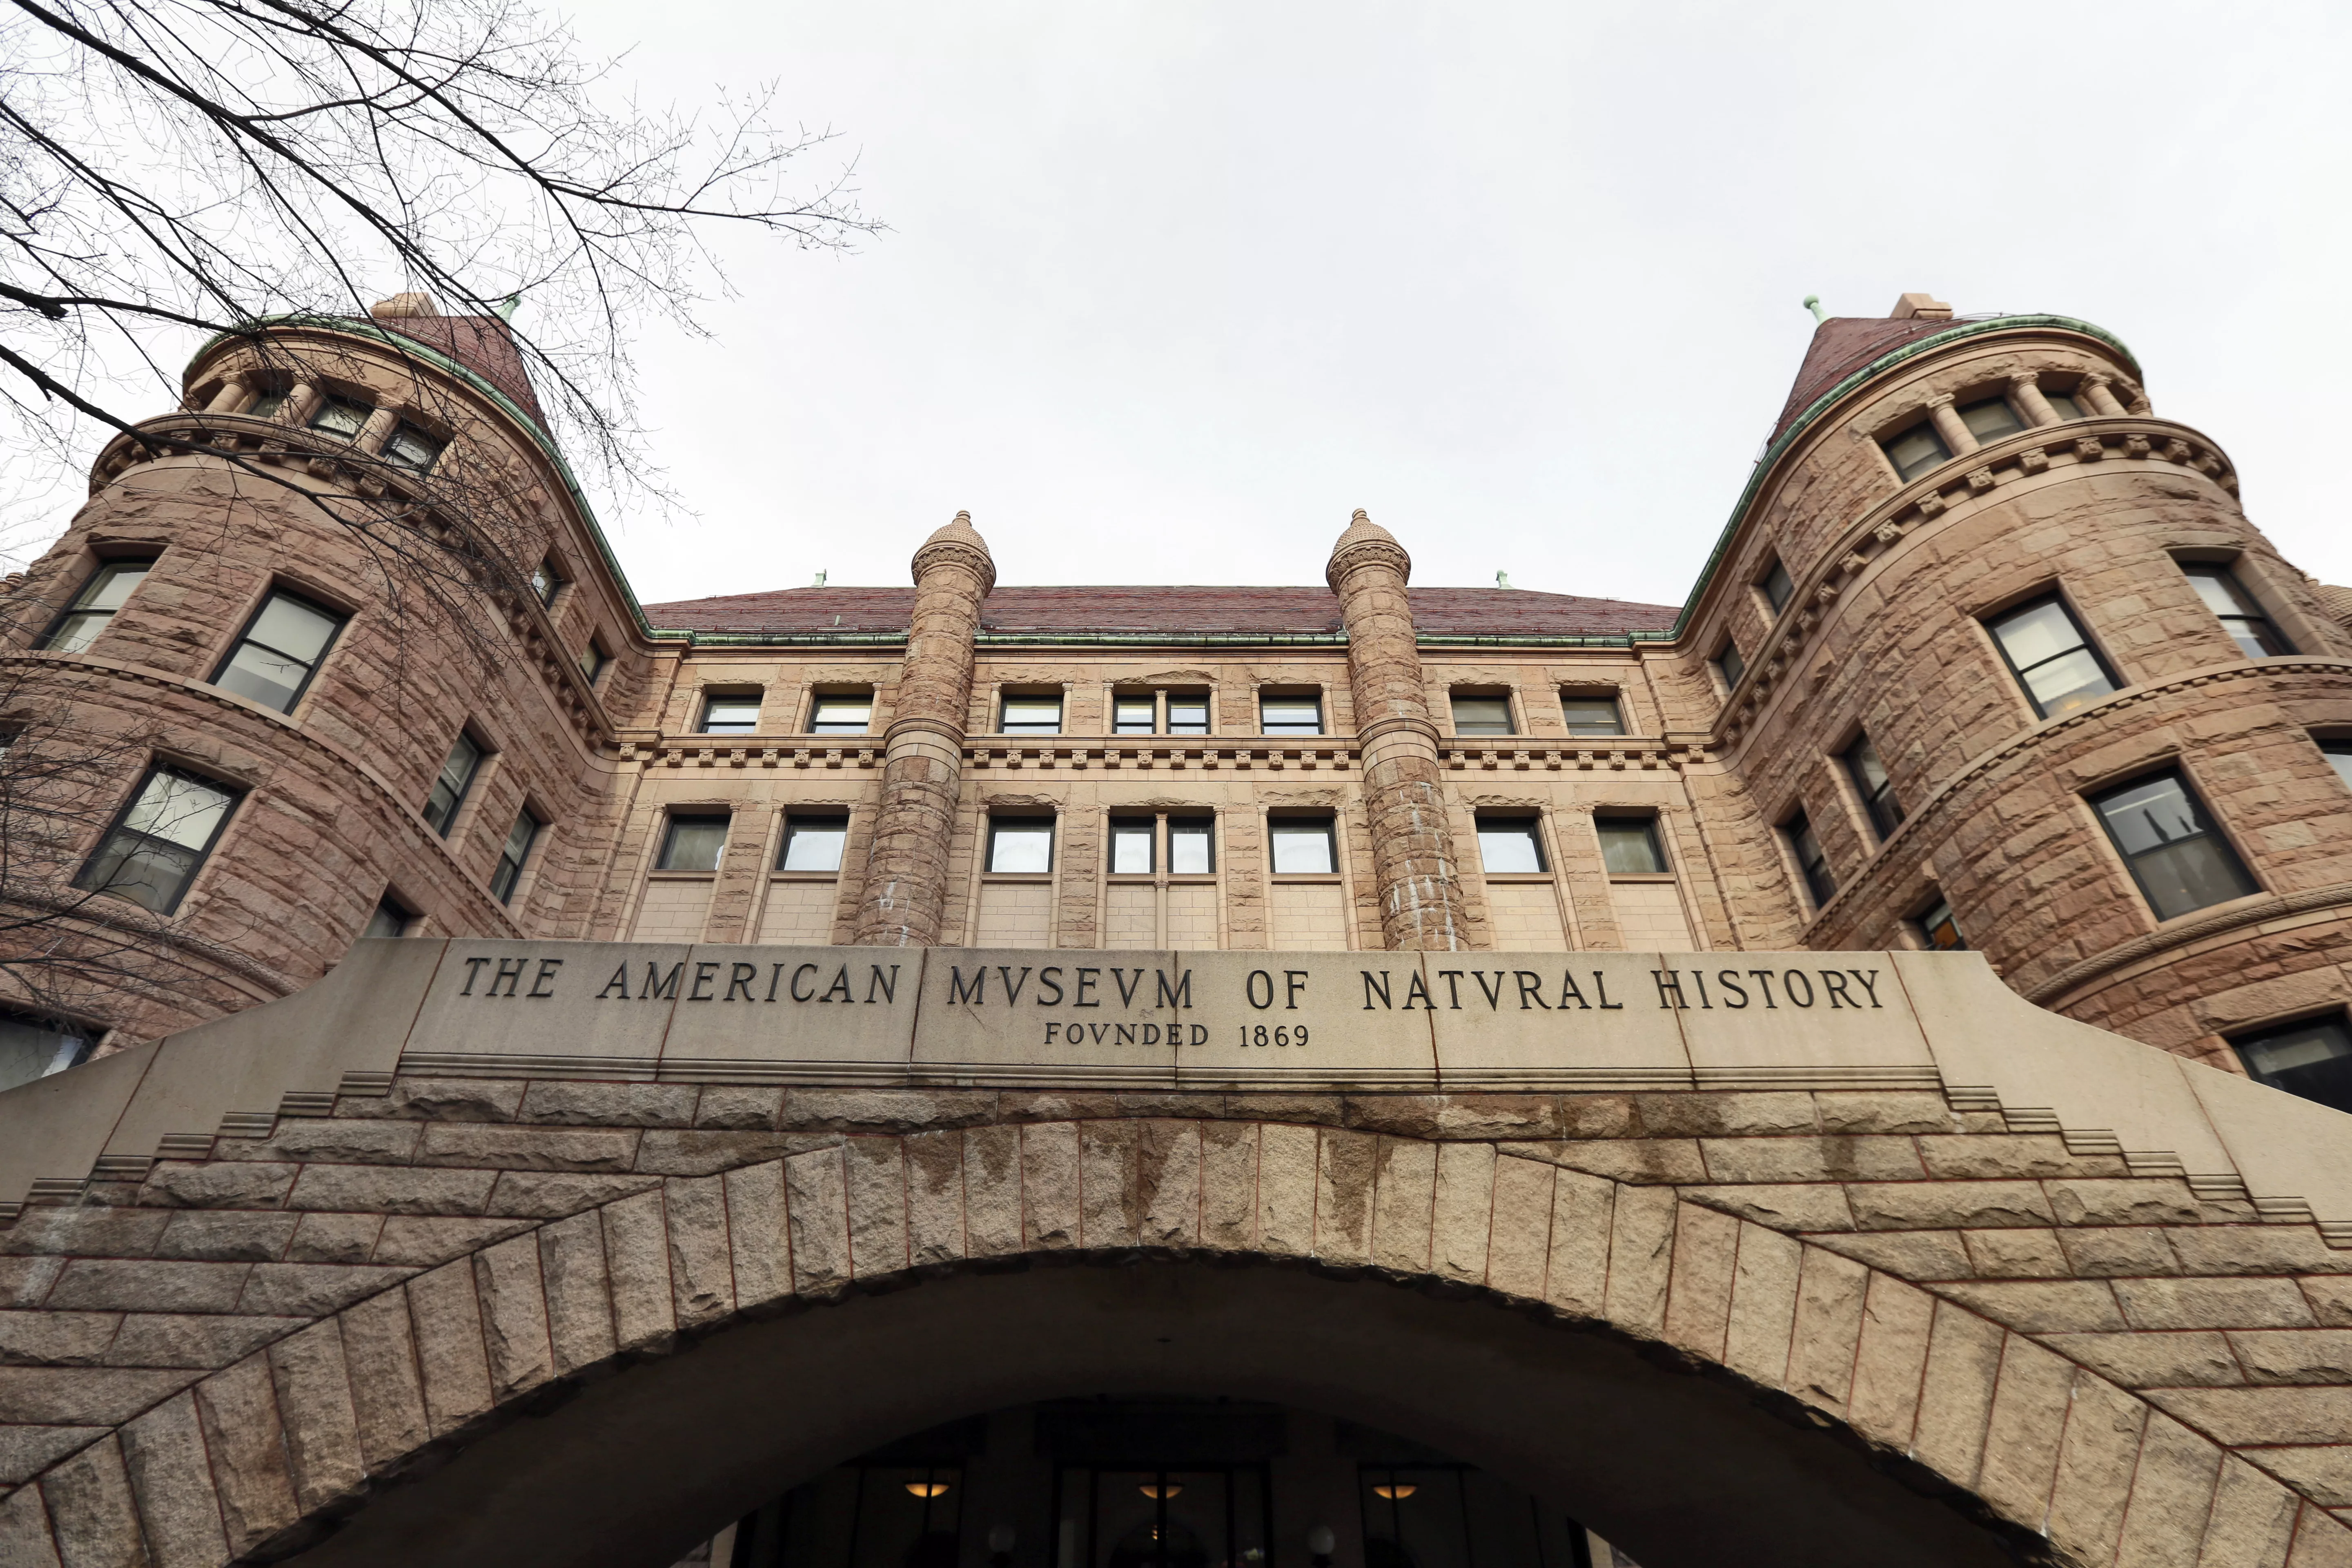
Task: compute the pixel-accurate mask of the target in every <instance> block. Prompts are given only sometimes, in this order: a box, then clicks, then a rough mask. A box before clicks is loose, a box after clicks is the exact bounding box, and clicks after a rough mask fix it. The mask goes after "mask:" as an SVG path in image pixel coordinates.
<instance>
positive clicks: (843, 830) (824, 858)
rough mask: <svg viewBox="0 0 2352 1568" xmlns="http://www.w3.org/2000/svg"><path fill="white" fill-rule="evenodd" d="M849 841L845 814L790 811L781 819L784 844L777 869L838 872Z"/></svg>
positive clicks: (777, 860)
mask: <svg viewBox="0 0 2352 1568" xmlns="http://www.w3.org/2000/svg"><path fill="white" fill-rule="evenodd" d="M848 842H849V818H848V817H846V816H831V815H825V814H820V813H814V812H813V813H807V814H803V813H801V812H797V811H796V812H793V813H791V814H789V815H788V816H785V818H784V846H783V847H782V849H781V850H779V851H778V852H777V855H776V869H777V870H779V871H838V870H840V869H841V855H842V849H843V847H845V845H846V844H847V843H848Z"/></svg>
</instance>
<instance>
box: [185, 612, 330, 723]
mask: <svg viewBox="0 0 2352 1568" xmlns="http://www.w3.org/2000/svg"><path fill="white" fill-rule="evenodd" d="M342 629H343V617H342V616H339V615H337V614H335V612H334V611H332V610H330V609H328V608H326V607H325V606H323V605H314V604H312V603H311V602H310V600H308V599H305V598H302V597H300V596H299V595H294V594H289V593H286V592H284V591H282V590H281V591H279V592H278V593H275V594H272V595H269V597H268V598H267V599H264V600H263V601H262V602H261V609H260V612H259V613H258V614H257V615H256V616H254V617H253V619H252V620H251V621H249V622H247V625H246V628H245V636H244V637H240V638H238V639H237V645H236V647H235V648H233V649H231V650H230V652H229V656H228V658H226V659H224V660H222V661H221V667H220V668H219V669H217V670H215V672H214V673H213V684H214V685H215V686H217V687H219V688H220V689H222V690H224V691H234V692H236V694H237V695H238V696H239V697H249V698H251V699H253V700H254V701H256V702H258V703H260V704H261V705H262V706H263V707H265V708H275V709H277V710H278V711H279V712H280V713H291V712H292V711H294V704H295V703H297V702H299V701H300V700H302V693H303V692H304V691H306V690H308V689H310V678H311V677H312V676H313V675H316V674H317V673H318V672H319V661H320V659H322V658H326V657H327V647H328V645H329V644H331V643H332V642H333V641H334V640H335V634H336V633H337V632H339V631H341V630H342Z"/></svg>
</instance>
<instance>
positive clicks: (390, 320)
mask: <svg viewBox="0 0 2352 1568" xmlns="http://www.w3.org/2000/svg"><path fill="white" fill-rule="evenodd" d="M371 324H373V325H374V326H378V327H382V328H383V330H384V331H389V332H398V333H399V334H400V335H401V336H402V337H404V338H408V339H411V340H413V341H415V342H420V343H423V344H424V345H425V347H426V348H429V349H434V350H436V351H437V352H439V353H445V354H447V355H448V356H449V357H450V358H451V359H454V360H456V361H457V363H459V364H462V365H464V366H465V367H466V368H467V370H470V371H472V372H473V373H474V374H476V375H478V376H480V377H481V378H482V379H483V380H485V381H487V382H488V383H489V384H491V385H492V386H495V387H497V388H498V389H499V391H500V392H503V393H505V394H506V395H508V396H509V397H510V398H512V399H514V401H515V402H516V403H517V404H519V405H521V407H522V411H523V412H524V413H525V414H528V415H530V416H531V417H532V418H533V419H535V420H537V421H538V422H539V424H540V425H541V427H544V426H546V424H547V416H545V415H544V414H542V413H541V411H540V406H539V397H538V395H537V394H536V393H534V392H533V391H532V390H531V384H530V371H529V370H527V369H526V368H525V367H524V364H523V358H522V352H521V351H520V349H518V348H516V347H515V340H514V329H513V328H511V327H509V326H508V325H507V324H506V323H505V322H504V321H500V320H499V319H498V318H497V317H496V316H391V317H384V318H379V319H377V320H376V321H373V323H371Z"/></svg>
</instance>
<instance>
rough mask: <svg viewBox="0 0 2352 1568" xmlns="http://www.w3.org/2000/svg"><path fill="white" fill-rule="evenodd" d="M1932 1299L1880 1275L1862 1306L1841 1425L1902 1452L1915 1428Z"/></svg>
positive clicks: (1874, 1278)
mask: <svg viewBox="0 0 2352 1568" xmlns="http://www.w3.org/2000/svg"><path fill="white" fill-rule="evenodd" d="M1935 1318H1936V1299H1935V1298H1934V1297H1932V1296H1930V1295H1928V1294H1927V1292H1926V1291H1924V1290H1919V1289H1913V1288H1912V1287H1911V1286H1909V1285H1906V1284H1904V1283H1903V1282H1902V1281H1901V1280H1899V1279H1889V1278H1887V1277H1886V1276H1885V1275H1884V1274H1873V1275H1872V1276H1871V1277H1870V1286H1869V1289H1867V1290H1866V1291H1865V1292H1864V1296H1863V1302H1862V1342H1861V1343H1860V1345H1859V1346H1858V1347H1857V1348H1856V1349H1855V1351H1854V1357H1853V1393H1852V1394H1849V1395H1848V1396H1847V1398H1846V1419H1847V1420H1848V1421H1850V1422H1852V1423H1853V1428H1854V1430H1855V1431H1857V1432H1860V1433H1861V1434H1862V1435H1863V1436H1865V1437H1869V1438H1871V1439H1873V1440H1874V1441H1876V1442H1880V1443H1885V1444H1886V1445H1888V1446H1889V1447H1895V1448H1898V1449H1907V1448H1909V1447H1911V1442H1912V1438H1913V1436H1914V1435H1915V1434H1916V1431H1917V1428H1918V1425H1919V1384H1920V1379H1921V1374H1922V1373H1923V1370H1924V1369H1925V1368H1926V1366H1927V1346H1928V1342H1929V1338H1930V1335H1931V1333H1932V1331H1933V1330H1934V1326H1935Z"/></svg>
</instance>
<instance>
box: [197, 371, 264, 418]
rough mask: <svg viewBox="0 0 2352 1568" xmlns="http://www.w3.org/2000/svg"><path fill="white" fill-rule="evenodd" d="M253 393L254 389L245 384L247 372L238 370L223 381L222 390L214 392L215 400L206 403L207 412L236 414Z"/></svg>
mask: <svg viewBox="0 0 2352 1568" xmlns="http://www.w3.org/2000/svg"><path fill="white" fill-rule="evenodd" d="M251 395H252V389H251V388H249V387H247V385H246V384H245V373H244V372H243V371H237V372H236V373H234V374H230V375H229V376H228V377H227V378H226V379H225V380H224V381H222V383H221V385H220V390H219V391H218V392H215V393H214V394H213V400H212V401H211V402H210V403H207V404H205V413H207V414H235V413H236V411H237V410H239V409H241V408H243V407H244V406H245V400H246V399H247V397H249V396H251Z"/></svg>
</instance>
